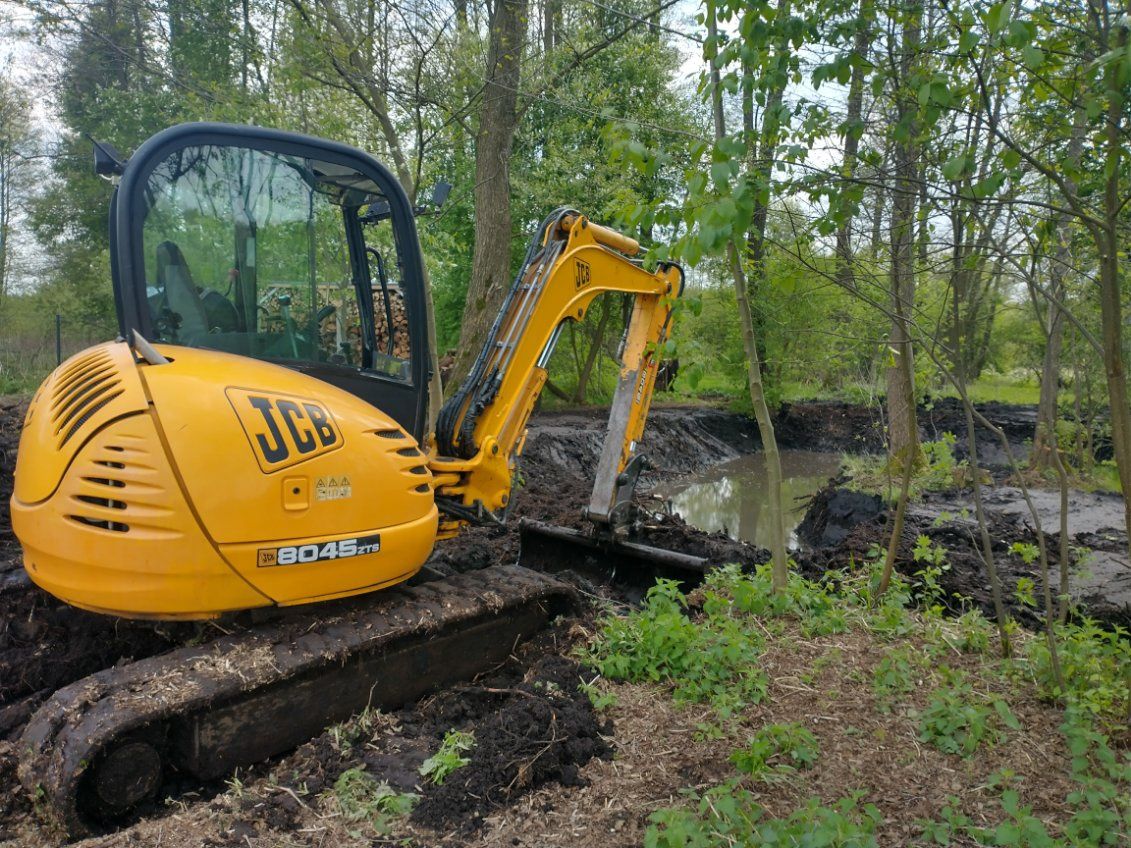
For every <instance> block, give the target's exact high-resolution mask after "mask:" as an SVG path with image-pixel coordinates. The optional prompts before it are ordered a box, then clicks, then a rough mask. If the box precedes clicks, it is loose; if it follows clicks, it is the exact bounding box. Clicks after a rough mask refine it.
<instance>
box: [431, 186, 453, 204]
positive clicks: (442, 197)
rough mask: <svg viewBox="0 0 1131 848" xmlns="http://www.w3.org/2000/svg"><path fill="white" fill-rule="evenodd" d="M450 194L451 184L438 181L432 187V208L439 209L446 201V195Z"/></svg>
mask: <svg viewBox="0 0 1131 848" xmlns="http://www.w3.org/2000/svg"><path fill="white" fill-rule="evenodd" d="M451 193H452V184H451V183H449V182H445V181H444V180H440V182H438V183H436V185H434V186H433V187H432V206H433V207H434V208H436V209H439V208H440V207H441V206H443V205H444V203H445V202H446V201H447V199H448V195H449V194H451Z"/></svg>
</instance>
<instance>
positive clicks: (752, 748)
mask: <svg viewBox="0 0 1131 848" xmlns="http://www.w3.org/2000/svg"><path fill="white" fill-rule="evenodd" d="M818 753H819V749H818V745H817V737H815V736H814V735H813V734H812V733H810V732H809V731H808V730H807V729H806V728H804V727H802V726H801V725H800V724H795V723H790V724H770V725H767V726H766V727H763V728H761V729H760V730H758V732H757V733H755V734H754V737H753V738H752V739H751V740H750V741H749V742H747V744H746V747H745V748H740V749H739V750H737V751H735V752H734V753H732V754H731V755H730V761H731V762H732V763H734V766H735V768H737V769H738V770H739V771H740V772H742V773H744V774H748V775H750V776H751V777H754V778H757V779H759V780H765V781H769V780H773V779H775V778H777V777H780V776H782V775H785V774H789V773H790V772H793V771H795V770H797V769H807V768H811V767H812V766H813V764H814V763H815V762H816V761H817V755H818Z"/></svg>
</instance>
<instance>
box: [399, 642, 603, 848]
mask: <svg viewBox="0 0 1131 848" xmlns="http://www.w3.org/2000/svg"><path fill="white" fill-rule="evenodd" d="M531 672H532V679H531V680H530V681H524V682H522V683H519V684H518V685H517V686H515V687H513V689H512V690H511V693H510V694H511V698H510V700H509V701H508V702H506V703H504V704H503V705H502V706H500V707H499V708H498V709H496V710H494V711H493V712H491V713H490V714H489V715H487V716H486V717H485V719H484V720H483V721H481V722H479V723H478V725H477V726H476V728H475V738H476V740H477V744H476V746H475V748H474V750H472V752H471V754H470V760H471V762H470V763H468V765H466V766H465V767H463V768H461V769H459V770H458V771H456V772H454V773H453V774H452V775H451V776H449V777H448V778H447V780H445V781H444V783H443V784H441V785H440V786H433V787H429V789H428V790H427V791H426V792H425V793H424V797H423V798H422V799H421V801H420V804H419V805H418V806H417V807H416V809H415V810H413V813H412V818H413V820H414V821H415V822H417V823H418V824H423V825H427V826H428V827H431V828H433V829H435V830H448V829H451V828H453V827H454V828H459V829H461V830H464V831H470V830H474V829H476V828H477V827H478V826H479V825H480V824H481V823H482V820H483V818H484V817H485V816H486V815H487V814H488V813H490V812H491V811H492V810H493V809H495V808H497V807H501V806H504V805H506V804H509V803H512V802H513V801H514V800H515V799H516V798H518V797H520V796H521V795H523V794H525V793H526V792H529V791H530V790H532V789H534V788H536V787H538V786H541V785H542V784H544V783H547V782H548V781H551V780H553V781H557V782H559V783H561V784H562V785H564V786H581V785H583V781H582V779H581V778H580V777H579V776H578V773H577V771H578V768H579V767H581V766H583V765H585V763H587V762H589V761H590V760H591V759H593V758H594V757H601V758H608V757H609V756H611V754H612V748H610V746H609V744H608V742H606V741H605V739H604V738H603V736H611V735H612V727H611V726H608V725H606V726H604V727H602V726H601V725H600V724H598V721H597V717H596V715H595V714H594V712H593V707H592V706H591V704H590V703H589V699H588V697H587V696H586V695H584V694H583V693H581V692H579V691H578V688H577V684H578V681H579V679H580V676H581V673H580V669H579V668H578V665H577V663H575V662H573V661H572V660H568V659H565V658H563V657H560V656H548V657H545V658H544V659H542V660H540V661H539V662H538V663H537V665H535V667H534V668H533V669H532V670H531Z"/></svg>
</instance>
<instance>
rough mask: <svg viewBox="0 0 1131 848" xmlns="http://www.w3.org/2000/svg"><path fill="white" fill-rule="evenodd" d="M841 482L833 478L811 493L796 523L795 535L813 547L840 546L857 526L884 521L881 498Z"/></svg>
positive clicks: (884, 514) (884, 507)
mask: <svg viewBox="0 0 1131 848" xmlns="http://www.w3.org/2000/svg"><path fill="white" fill-rule="evenodd" d="M840 482H843V481H833V482H831V483H830V484H829V485H827V486H824V487H823V488H821V489H820V490H819V491H818V492H817V493H816V494H815V495H813V498H812V500H810V501H809V507H808V509H806V510H805V517H804V518H802V519H801V523H800V524H799V525H798V526H797V535H798V537H799V538H800V539H803V540H804V541H805V543H806V544H808V545H810V546H812V547H817V548H827V547H829V546H831V545H839V544H840V543H841V542H843V541H844V540H845V538H846V537H847V536H848V534H849V533H851V532H852V530H853V528H855V527H856V525H858V524H861V523H863V522H865V521H879V522H881V523H883V522H884V521H885V520H886V512H887V507H886V506H885V505H884V499H883V498H881V497H880V496H879V495H869V494H865V493H864V492H855V491H853V490H852V489H846V488H843V487H842V486H840V485H838V483H840Z"/></svg>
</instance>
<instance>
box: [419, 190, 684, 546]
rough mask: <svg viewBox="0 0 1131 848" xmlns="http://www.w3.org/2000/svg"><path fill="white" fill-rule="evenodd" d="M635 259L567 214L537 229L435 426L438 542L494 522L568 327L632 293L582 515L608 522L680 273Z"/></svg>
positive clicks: (619, 243)
mask: <svg viewBox="0 0 1131 848" xmlns="http://www.w3.org/2000/svg"><path fill="white" fill-rule="evenodd" d="M638 252H639V244H638V243H637V242H636V241H634V240H633V239H630V238H628V237H627V236H624V235H622V234H620V233H618V232H616V231H614V230H611V229H608V228H606V227H602V226H600V225H597V224H593V223H591V222H590V221H589V220H588V219H587V218H586V217H585V216H583V215H581V214H580V213H578V212H576V211H574V210H570V209H559V210H557V211H556V212H555V213H554V214H552V215H551V216H549V217H548V218H547V219H546V220H545V221H544V222H543V224H542V226H541V227H540V228H539V232H538V234H537V235H536V236H535V238H534V240H533V241H532V243H531V245H530V248H529V249H528V251H527V254H526V258H525V260H524V262H523V265H522V268H521V270H520V271H519V274H518V276H517V277H516V278H515V281H514V284H513V285H512V287H511V290H510V291H509V292H508V294H507V297H506V299H505V300H504V302H503V307H502V309H501V310H500V313H499V316H498V318H497V319H496V321H495V323H494V325H493V326H492V328H491V332H490V334H489V336H488V338H487V341H486V343H485V344H484V347H483V350H482V351H481V352H480V354H479V357H478V358H477V359H476V361H475V363H474V365H473V366H472V369H471V372H470V373H469V375H468V377H467V379H466V380H465V381H464V383H463V384H462V385H461V386H460V388H459V390H458V391H457V392H456V394H455V395H454V396H453V397H452V398H451V399H450V400H449V401H448V403H446V404H445V406H444V409H443V410H442V411H441V413H440V416H439V420H438V423H437V429H436V436H435V440H434V443H433V444H432V446H431V451H430V456H429V465H430V467H431V470H432V472H433V474H434V479H435V485H436V495H437V502H438V503H439V505H440V508H441V511H442V512H443V513H444V514H445V515H447V516H448V519H449V520H448V521H447V522H445V523H443V524H442V525H441V534H442V535H451V534H452V533H454V532H455V530H456V529H457V528H458V525H459V523H461V522H467V521H476V522H480V523H482V522H490V521H501V515H502V514H503V513H504V511H505V509H506V506H507V504H508V503H509V500H510V490H511V485H512V475H513V471H514V463H515V460H516V459H517V457H518V456H519V455H520V454H521V452H522V446H523V441H524V439H525V436H526V426H527V422H528V421H529V418H530V414H531V412H532V411H533V409H534V405H535V403H536V401H537V400H538V397H539V395H540V394H541V392H542V389H543V387H544V386H545V384H546V379H547V366H548V364H549V360H550V356H551V354H552V353H553V350H554V345H555V343H556V342H557V339H558V337H559V335H560V334H561V332H562V330H563V328H564V327H565V325H566V322H568V321H581V320H582V319H583V318H584V317H585V313H586V311H587V310H588V309H589V306H590V305H591V304H592V303H593V301H594V300H595V299H596V298H597V297H598V296H599V295H601V294H605V293H610V292H620V293H626V294H631V295H633V298H634V302H633V308H632V315H631V318H630V320H629V324H628V328H627V330H626V332H625V338H624V343H623V346H622V353H621V359H622V364H621V372H620V375H619V379H618V384H617V389H616V393H615V396H614V400H613V405H612V409H611V411H610V416H609V429H608V432H607V433H606V437H605V443H604V447H603V450H602V454H601V460H600V463H599V465H598V472H597V480H596V483H595V486H594V490H593V497H592V500H591V502H590V505H589V510H588V513H589V516H590V517H591V518H592V519H594V520H595V521H598V522H601V523H606V524H614V523H616V517H617V514H618V513H617V511H616V509H615V507H616V506H617V503H618V497H619V495H618V493H619V492H621V490H622V489H623V488H624V483H625V482H629V479H626V478H625V476H624V475H625V474H626V473H627V474H628V478H630V480H631V481H632V482H634V480H635V475H636V473H638V470H639V468H638V467H634V468H630V465H631V464H632V463H633V461H634V454H635V450H636V443H637V441H638V440H639V438H640V435H641V433H642V432H643V429H644V424H645V421H646V419H647V415H648V408H649V406H650V404H651V398H652V388H653V385H654V383H655V378H656V369H657V366H658V364H659V362H658V359H659V354H660V350H661V347H662V345H663V342H664V341H665V339H666V337H667V332H668V327H669V324H670V321H671V313H672V307H673V305H674V301H675V298H676V297H678V296H679V294H680V293H681V290H682V287H683V273H682V270H681V269H680V268H679V266H678V265H673V264H665V265H661V266H660V267H659V268H658V269H657V270H656V271H654V272H653V271H648V270H646V269H645V268H644V267H643V266H642V264H640V263H639V262H637V261H634V260H633V259H632V258H631V257H633V256H635V254H636V253H638ZM626 469H628V471H627V472H626ZM621 500H623V498H621Z"/></svg>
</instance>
